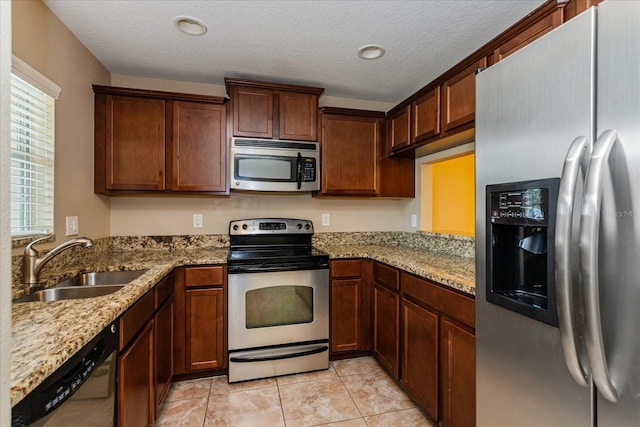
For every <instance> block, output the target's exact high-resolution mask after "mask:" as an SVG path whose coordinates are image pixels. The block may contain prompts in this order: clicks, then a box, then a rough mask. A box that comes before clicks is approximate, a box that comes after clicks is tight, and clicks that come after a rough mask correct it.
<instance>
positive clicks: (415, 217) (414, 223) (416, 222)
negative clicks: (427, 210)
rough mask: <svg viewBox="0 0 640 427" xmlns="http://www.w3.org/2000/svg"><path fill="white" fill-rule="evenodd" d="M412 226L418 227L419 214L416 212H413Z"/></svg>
mask: <svg viewBox="0 0 640 427" xmlns="http://www.w3.org/2000/svg"><path fill="white" fill-rule="evenodd" d="M411 226H412V227H413V228H416V227H418V215H416V214H411Z"/></svg>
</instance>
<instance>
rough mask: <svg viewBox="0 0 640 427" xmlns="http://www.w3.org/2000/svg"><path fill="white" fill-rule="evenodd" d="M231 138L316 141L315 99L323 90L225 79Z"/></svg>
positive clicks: (316, 101) (316, 112) (316, 111)
mask: <svg viewBox="0 0 640 427" xmlns="http://www.w3.org/2000/svg"><path fill="white" fill-rule="evenodd" d="M224 80H225V84H226V86H227V91H228V93H229V96H230V97H231V106H232V107H231V108H232V112H233V113H232V116H233V117H232V122H233V135H234V136H245V137H253V138H267V139H289V140H297V141H317V139H318V135H317V128H318V98H319V96H320V95H321V94H322V92H324V89H323V88H316V87H307V86H294V85H286V84H277V83H268V82H258V81H253V80H240V79H231V78H225V79H224Z"/></svg>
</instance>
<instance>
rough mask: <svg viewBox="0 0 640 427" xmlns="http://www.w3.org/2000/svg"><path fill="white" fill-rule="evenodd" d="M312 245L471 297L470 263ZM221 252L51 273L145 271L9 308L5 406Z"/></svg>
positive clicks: (162, 255) (156, 255)
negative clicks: (155, 291) (113, 285)
mask: <svg viewBox="0 0 640 427" xmlns="http://www.w3.org/2000/svg"><path fill="white" fill-rule="evenodd" d="M317 248H318V249H319V250H321V251H324V252H326V253H328V254H329V256H330V258H332V259H339V258H370V259H373V260H376V261H380V262H383V263H386V264H389V265H391V266H394V267H397V268H399V269H402V270H405V271H407V272H409V273H413V274H415V275H418V276H421V277H424V278H427V279H430V280H432V281H434V282H437V283H440V284H442V285H444V286H448V287H451V288H454V289H457V290H459V291H462V292H464V293H467V294H471V295H474V294H475V287H474V277H475V273H474V268H475V264H474V261H473V259H469V258H463V257H458V256H454V255H443V254H439V253H433V252H426V251H421V250H416V249H408V248H403V247H399V246H392V245H366V244H365V245H361V244H358V245H349V244H347V245H344V244H328V245H318V246H317ZM227 253H228V248H226V247H225V248H208V249H177V250H157V249H152V250H145V249H140V250H132V251H114V252H112V253H107V254H104V253H101V254H95V255H94V256H91V255H89V256H87V257H84V258H83V259H81V260H79V261H77V262H76V264H75V265H74V264H71V265H69V266H67V267H65V269H64V270H63V271H56V272H55V274H56V275H57V277H58V278H59V279H60V280H61V279H63V278H65V277H70V276H73V275H75V274H78V273H82V272H86V271H113V270H139V269H149V271H147V272H146V273H145V274H143V275H142V276H140V277H139V278H137V279H136V280H134V281H132V282H131V283H130V284H128V285H127V286H125V287H124V288H122V289H121V290H119V291H117V292H115V293H113V294H110V295H106V296H102V297H95V298H87V299H78V300H66V301H56V302H28V303H20V304H13V307H12V313H11V314H12V329H11V339H12V342H11V405H12V406H14V405H15V404H16V403H18V402H19V401H20V400H22V398H24V396H26V395H27V394H28V393H29V392H31V391H32V390H33V389H34V388H35V387H37V386H38V385H39V384H40V383H41V382H42V381H43V380H44V379H45V378H47V377H48V376H49V375H51V373H53V372H54V371H55V370H56V369H57V368H59V367H60V366H61V365H62V364H63V363H64V362H65V361H66V360H68V359H69V358H70V357H71V356H72V355H73V354H75V353H76V352H77V351H78V350H80V349H81V348H82V347H83V346H84V345H85V344H87V343H88V342H89V341H90V340H91V339H92V338H93V337H94V336H95V335H96V334H98V333H99V332H100V331H102V330H103V329H104V328H105V327H107V326H108V325H109V324H110V323H111V322H113V321H114V320H116V319H117V318H118V317H119V316H120V315H121V314H122V313H124V312H125V311H126V309H127V308H129V307H130V306H131V305H132V304H133V303H134V302H135V301H137V300H138V299H139V298H140V297H141V296H142V295H144V294H145V293H146V292H147V291H148V290H149V289H151V288H152V287H153V286H154V285H155V284H156V283H157V282H158V281H159V280H160V279H162V278H163V277H164V276H165V275H166V274H168V273H169V272H171V270H173V269H174V268H175V267H177V266H182V265H205V264H224V263H226V261H227ZM87 266H89V267H87ZM51 275H53V274H51Z"/></svg>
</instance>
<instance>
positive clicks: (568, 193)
mask: <svg viewBox="0 0 640 427" xmlns="http://www.w3.org/2000/svg"><path fill="white" fill-rule="evenodd" d="M590 154H591V144H590V143H589V140H588V139H587V138H585V137H584V136H579V137H577V138H576V139H574V141H573V142H572V143H571V146H570V147H569V151H568V152H567V156H566V157H565V161H564V166H563V168H562V178H561V180H560V189H559V191H558V208H557V213H556V236H555V250H556V254H555V264H556V272H555V273H556V300H557V303H558V323H559V329H560V339H561V343H562V353H563V354H564V360H565V362H566V365H567V369H568V370H569V372H570V373H571V376H572V377H573V379H574V380H575V381H576V382H577V383H578V384H579V385H581V386H583V387H587V386H588V382H587V380H588V374H589V372H588V368H587V367H585V366H583V365H582V362H581V360H584V359H585V358H584V357H582V358H581V357H580V355H581V354H582V355H584V351H585V350H584V348H583V347H582V345H583V344H582V343H580V342H579V340H578V337H579V336H580V331H578V330H576V324H575V319H576V315H575V313H574V310H575V307H576V301H575V286H577V284H576V283H575V280H574V279H575V277H574V271H573V268H572V265H571V251H572V249H573V248H572V241H571V240H572V239H571V236H572V229H573V209H574V206H575V198H576V187H577V183H578V180H579V178H581V175H580V169H583V171H584V170H585V167H584V165H582V163H583V160H584V159H585V158H586V159H587V160H588V158H589V155H590ZM581 165H582V167H581Z"/></svg>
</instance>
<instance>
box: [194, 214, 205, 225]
mask: <svg viewBox="0 0 640 427" xmlns="http://www.w3.org/2000/svg"><path fill="white" fill-rule="evenodd" d="M202 222H203V221H202V214H193V228H202Z"/></svg>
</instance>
